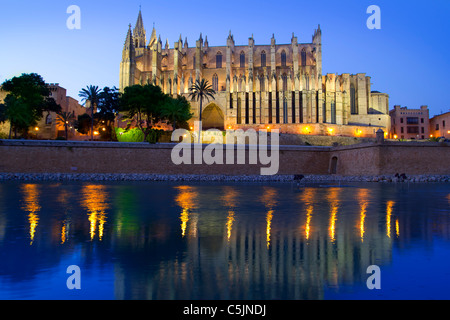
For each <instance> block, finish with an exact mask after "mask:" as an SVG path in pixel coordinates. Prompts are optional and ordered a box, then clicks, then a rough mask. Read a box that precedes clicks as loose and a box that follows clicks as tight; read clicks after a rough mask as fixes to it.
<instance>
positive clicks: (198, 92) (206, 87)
mask: <svg viewBox="0 0 450 320" xmlns="http://www.w3.org/2000/svg"><path fill="white" fill-rule="evenodd" d="M215 94H216V92H215V91H214V90H213V88H212V87H211V85H210V84H209V83H208V80H205V79H201V80H196V81H195V83H194V84H193V85H192V87H190V88H189V98H191V99H192V100H197V101H198V100H200V115H199V120H200V123H201V121H202V105H203V99H206V100H207V101H209V98H212V99H213V100H214V95H215ZM201 130H202V126H201V125H200V126H199V133H198V143H200V136H201V133H202V132H201Z"/></svg>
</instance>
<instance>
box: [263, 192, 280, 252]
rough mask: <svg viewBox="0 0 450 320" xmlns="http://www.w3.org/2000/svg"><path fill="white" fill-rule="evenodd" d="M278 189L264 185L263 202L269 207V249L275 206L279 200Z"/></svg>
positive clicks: (267, 216) (267, 234)
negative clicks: (277, 199)
mask: <svg viewBox="0 0 450 320" xmlns="http://www.w3.org/2000/svg"><path fill="white" fill-rule="evenodd" d="M276 198H277V191H276V189H274V188H270V187H264V194H263V195H262V197H261V202H262V203H263V204H264V206H265V207H266V209H267V215H266V222H267V227H266V236H267V237H266V240H267V249H268V248H269V246H270V233H271V229H272V227H271V226H272V218H273V213H274V211H273V207H274V206H276V204H277V201H276Z"/></svg>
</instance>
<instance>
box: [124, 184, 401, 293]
mask: <svg viewBox="0 0 450 320" xmlns="http://www.w3.org/2000/svg"><path fill="white" fill-rule="evenodd" d="M176 189H177V190H178V195H177V197H176V199H177V203H178V205H179V206H180V221H181V224H180V225H181V228H180V230H179V233H180V234H181V235H182V236H183V237H186V241H187V248H186V256H185V258H183V259H179V258H175V259H168V260H165V261H163V262H162V263H161V266H160V268H159V270H158V271H157V272H156V273H155V274H154V276H150V277H149V278H147V280H146V281H148V282H147V284H146V286H147V287H148V288H151V290H148V291H146V295H145V297H142V296H139V297H137V296H135V297H134V298H146V299H183V298H185V297H189V299H202V298H205V297H207V298H210V299H235V298H238V299H321V298H323V295H324V288H325V287H327V286H329V287H332V288H333V287H335V288H338V287H339V286H340V285H341V284H360V285H364V284H365V280H366V278H367V275H366V273H365V271H366V268H367V267H368V266H369V265H372V264H380V263H387V262H389V261H390V252H391V247H392V243H393V239H394V238H397V237H398V236H399V234H398V230H397V231H395V227H394V225H395V223H394V222H395V221H394V220H395V219H394V217H393V213H392V206H393V202H392V201H391V202H388V204H387V208H386V212H385V214H386V216H384V215H383V216H381V217H380V216H378V215H375V216H374V215H373V214H371V215H369V214H368V213H369V212H372V211H371V210H373V205H374V203H373V202H372V198H371V196H370V192H369V190H368V189H360V190H359V192H358V193H357V194H356V195H355V200H356V201H355V202H352V204H351V206H348V205H347V206H345V205H344V204H343V203H342V202H343V201H342V197H343V194H341V192H342V189H338V188H330V189H322V190H320V189H316V188H307V189H305V190H304V192H302V193H300V194H299V195H298V199H297V200H298V203H297V204H298V206H297V207H298V212H291V211H292V210H291V211H289V212H287V211H286V207H285V208H281V207H280V206H279V205H280V203H279V202H280V201H279V200H280V199H282V198H283V197H282V196H281V195H280V193H279V189H277V188H274V187H269V186H267V187H263V193H262V194H261V196H260V198H259V199H255V200H257V201H259V204H257V205H258V206H260V207H261V210H262V212H261V216H260V217H259V218H257V216H256V218H255V216H253V215H251V216H250V217H249V216H248V215H247V213H245V212H240V210H241V209H240V203H239V200H238V197H239V194H238V193H237V192H236V190H234V189H233V188H232V187H223V189H221V191H222V192H223V193H221V197H220V199H216V200H214V201H213V202H214V203H216V202H217V200H220V201H221V203H220V209H218V208H219V207H217V206H216V209H215V210H214V211H209V210H205V209H204V208H202V210H200V208H199V203H201V202H202V200H205V199H206V197H207V196H208V195H205V194H202V193H204V190H203V191H202V190H200V189H199V188H197V187H195V186H185V187H177V188H176ZM186 199H190V200H189V201H186ZM323 199H325V201H326V202H325V203H326V204H325V205H324V201H323ZM191 205H192V207H191ZM286 214H289V217H287V216H286ZM344 217H345V218H344ZM383 220H385V221H386V222H385V223H386V226H385V228H383V230H381V229H380V228H379V225H380V221H383ZM396 232H397V233H396ZM122 272H126V270H122ZM123 277H133V276H132V275H125V274H122V275H121V276H120V278H121V279H122V278H123ZM200 279H201V280H200ZM193 288H196V289H195V290H193ZM116 293H117V294H119V295H120V290H118V291H117V292H116ZM123 293H125V291H123ZM118 298H131V297H130V296H119V297H118Z"/></svg>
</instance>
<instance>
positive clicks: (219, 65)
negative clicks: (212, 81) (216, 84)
mask: <svg viewBox="0 0 450 320" xmlns="http://www.w3.org/2000/svg"><path fill="white" fill-rule="evenodd" d="M216 68H217V69H220V68H222V53H221V52H220V51H219V52H217V54H216Z"/></svg>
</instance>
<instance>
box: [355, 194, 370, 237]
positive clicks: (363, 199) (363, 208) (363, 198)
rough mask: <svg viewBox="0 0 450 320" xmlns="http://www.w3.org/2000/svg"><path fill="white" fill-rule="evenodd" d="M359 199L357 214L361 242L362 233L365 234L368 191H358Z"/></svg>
mask: <svg viewBox="0 0 450 320" xmlns="http://www.w3.org/2000/svg"><path fill="white" fill-rule="evenodd" d="M357 197H358V199H359V206H360V213H359V219H360V220H359V233H360V237H361V242H363V241H364V233H365V220H366V212H367V206H368V204H369V202H368V199H367V198H368V190H367V189H360V190H359V192H358V195H357Z"/></svg>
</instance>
